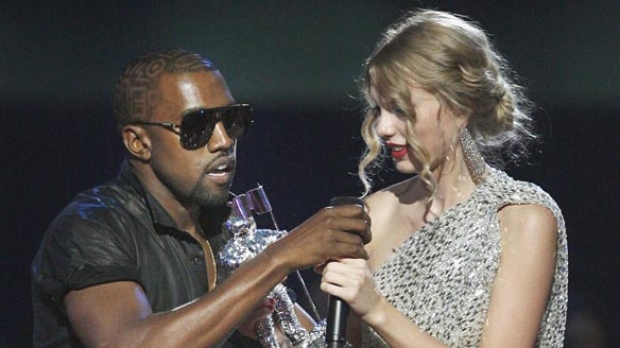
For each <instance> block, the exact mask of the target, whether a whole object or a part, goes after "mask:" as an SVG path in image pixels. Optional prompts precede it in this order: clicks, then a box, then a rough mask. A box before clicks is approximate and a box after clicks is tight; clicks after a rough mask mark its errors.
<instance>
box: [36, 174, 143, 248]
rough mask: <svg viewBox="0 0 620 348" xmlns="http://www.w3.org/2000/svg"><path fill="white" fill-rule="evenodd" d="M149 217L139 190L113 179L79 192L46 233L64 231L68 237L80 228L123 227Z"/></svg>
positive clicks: (64, 235)
mask: <svg viewBox="0 0 620 348" xmlns="http://www.w3.org/2000/svg"><path fill="white" fill-rule="evenodd" d="M146 216H148V211H147V210H146V205H145V203H144V200H143V199H142V197H141V196H140V195H139V194H138V193H137V192H136V190H134V189H133V187H132V186H131V185H130V184H128V183H127V182H125V181H123V180H122V179H114V180H111V181H109V182H106V183H104V184H101V185H98V186H95V187H92V188H90V189H87V190H84V191H82V192H80V193H78V194H77V195H76V196H75V197H74V198H73V199H72V200H71V202H69V204H67V206H65V207H64V209H63V210H62V211H61V212H60V213H59V214H58V215H57V216H56V218H55V219H54V221H52V223H51V224H50V226H49V228H48V229H47V232H46V234H48V235H49V234H58V233H61V234H63V236H62V237H63V238H67V237H70V236H69V235H68V234H73V233H74V232H75V231H77V230H85V229H89V228H90V229H102V228H105V226H110V227H114V226H122V225H126V224H127V223H128V222H129V221H131V220H135V219H139V218H145V217H146ZM110 229H111V230H114V228H110Z"/></svg>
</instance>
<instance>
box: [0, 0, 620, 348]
mask: <svg viewBox="0 0 620 348" xmlns="http://www.w3.org/2000/svg"><path fill="white" fill-rule="evenodd" d="M557 3H558V2H552V1H519V2H493V3H489V2H473V1H472V2H470V3H467V2H463V1H404V0H403V1H338V2H336V1H332V2H329V3H328V2H326V1H323V2H319V1H283V0H277V1H265V2H250V1H226V2H224V1H222V2H206V1H175V2H169V3H164V2H161V1H149V2H146V1H144V2H140V1H137V2H136V1H134V2H126V1H105V2H78V1H54V2H51V1H45V2H44V1H40V2H37V1H25V2H24V1H20V2H17V1H13V2H12V3H11V2H4V3H3V4H2V5H0V13H2V20H1V21H0V46H1V47H2V48H3V50H2V52H3V53H2V54H1V55H0V118H1V120H2V122H1V123H0V125H1V126H2V130H1V131H2V147H1V149H2V151H0V153H1V155H0V156H1V160H2V166H1V167H0V171H1V174H2V175H1V176H0V177H1V178H2V179H1V182H2V186H1V189H2V191H1V192H2V195H0V202H1V204H2V205H1V206H2V215H1V216H2V220H1V222H2V230H1V232H0V235H1V242H0V252H1V255H2V256H1V259H0V260H1V265H2V272H1V273H0V274H1V277H2V278H1V279H0V282H1V283H2V287H1V290H0V294H1V295H2V297H1V298H2V301H1V303H2V306H1V307H0V308H1V312H0V313H1V314H0V315H1V316H0V320H1V323H2V326H1V331H0V347H28V346H30V335H31V330H32V319H31V315H32V314H31V305H30V278H29V268H30V262H31V260H32V257H33V256H34V253H35V252H36V249H37V247H38V244H39V241H40V239H41V237H42V235H43V232H44V230H45V228H46V226H47V225H48V224H49V223H50V222H51V221H52V219H53V218H54V216H55V215H56V214H57V213H58V212H59V211H60V209H61V208H62V207H63V206H64V205H65V204H67V203H68V202H69V200H70V199H71V198H72V197H73V196H74V195H75V194H76V193H78V192H79V191H81V190H84V189H86V188H88V187H91V186H93V185H96V184H98V183H100V182H103V181H105V180H108V179H110V178H112V177H114V176H115V175H116V173H117V171H118V166H119V164H120V162H121V160H122V151H121V145H120V142H119V138H118V136H117V135H116V134H115V128H114V124H113V121H112V116H111V107H110V100H111V97H112V89H113V88H112V87H113V84H114V82H115V79H116V78H117V76H118V74H119V73H120V70H121V68H122V66H123V65H124V64H126V63H127V62H128V60H129V59H131V58H133V57H135V56H137V55H139V54H141V53H143V52H146V51H150V50H154V49H161V48H172V47H182V48H186V49H188V50H192V51H197V52H200V53H203V54H204V55H206V56H208V57H210V58H211V59H212V60H213V61H215V63H216V64H217V65H218V66H219V67H220V69H221V71H222V72H223V74H224V75H225V76H226V78H227V80H228V83H229V85H230V87H231V89H232V91H233V94H234V95H235V97H236V99H237V100H238V101H240V102H249V103H252V104H253V105H254V106H255V110H256V122H255V124H254V125H253V126H252V129H251V130H250V132H249V134H248V136H247V137H246V138H244V139H242V140H241V141H240V142H239V151H238V152H239V161H240V165H239V170H238V174H237V178H236V180H235V184H234V187H233V191H235V192H237V193H239V192H244V191H245V190H248V189H250V188H253V187H255V185H256V184H257V183H260V184H262V185H263V186H264V188H265V190H266V192H267V194H268V195H269V197H270V199H271V202H272V205H273V207H274V213H275V216H276V218H277V219H278V222H279V223H280V225H281V226H282V227H283V228H286V229H291V228H293V227H294V226H296V224H298V223H300V222H302V221H303V220H304V219H305V218H307V217H309V216H310V215H311V214H312V213H314V212H315V211H316V210H318V209H320V208H322V207H323V206H325V205H327V204H328V202H329V199H330V198H331V197H332V196H336V195H357V194H359V193H360V192H361V186H360V185H359V182H358V180H357V178H356V176H355V175H353V173H355V172H356V163H357V160H358V158H359V156H360V154H361V151H362V143H361V141H360V138H359V135H358V134H359V132H358V130H359V125H360V121H361V110H360V104H359V102H358V101H357V97H358V93H357V85H356V79H357V77H358V75H359V73H360V71H361V64H362V61H363V59H364V58H365V57H366V56H367V55H368V54H369V53H370V51H371V49H372V46H373V44H374V42H375V41H376V40H377V39H378V38H379V33H380V31H381V30H382V29H383V28H384V27H385V26H386V25H387V24H388V23H390V22H392V21H394V20H395V19H397V18H398V17H399V16H400V15H402V13H403V12H404V11H406V10H409V9H414V8H415V7H418V6H420V7H435V8H439V9H443V10H449V11H454V12H457V13H460V14H466V15H469V16H470V17H471V18H473V19H475V20H477V21H479V22H480V23H481V24H482V26H483V27H484V28H486V29H487V30H488V31H489V32H490V33H492V34H493V39H494V41H495V43H496V45H497V47H498V48H499V49H500V51H502V52H503V53H504V54H505V55H506V57H507V58H508V59H509V60H510V61H511V63H512V66H513V68H514V69H515V70H516V71H517V72H518V73H519V74H520V75H521V76H522V77H523V80H522V81H521V82H522V83H523V84H524V85H525V86H526V87H527V88H528V91H529V94H530V96H531V97H532V99H533V100H534V102H535V103H537V104H538V108H537V109H536V112H535V115H536V117H537V119H538V120H539V127H540V130H541V133H542V135H543V143H542V144H541V145H540V146H539V147H538V148H537V149H536V152H535V153H534V156H533V157H532V158H531V160H530V162H531V163H530V165H528V166H525V167H521V168H514V167H509V168H508V170H509V173H510V174H512V175H514V176H515V177H518V178H522V179H526V180H531V181H534V182H536V183H538V184H539V185H540V186H542V187H543V188H544V189H545V190H547V191H548V192H549V193H551V195H552V196H553V197H554V198H555V199H556V200H557V202H558V203H559V205H560V207H561V208H562V210H563V212H564V215H565V219H566V224H567V228H568V236H569V252H570V289H569V290H570V295H569V296H570V303H569V314H570V320H569V330H568V331H567V346H569V347H570V346H571V344H573V346H576V345H574V342H576V340H577V338H578V337H581V336H583V335H585V333H584V332H585V331H584V329H586V328H592V330H591V332H593V333H594V336H596V335H600V337H602V338H603V340H604V343H606V344H607V345H606V346H608V347H611V346H617V345H618V343H619V342H620V339H619V336H618V332H619V330H618V328H620V321H619V319H618V316H617V312H618V311H619V310H620V306H619V303H618V296H617V292H618V279H619V278H620V277H619V276H620V274H619V272H618V269H619V267H618V266H619V265H618V263H619V257H618V256H617V250H618V245H619V243H618V241H619V237H618V226H619V225H620V218H619V216H620V214H618V208H620V204H619V203H618V197H620V185H619V184H618V182H619V173H620V166H619V159H618V145H619V141H618V139H619V133H620V132H619V131H620V118H619V116H620V102H618V97H617V95H618V91H619V87H620V86H619V83H618V81H620V68H619V67H620V56H619V55H620V51H619V50H618V48H619V47H620V39H619V38H618V35H617V33H618V32H619V29H620V27H619V24H618V18H620V2H612V1H599V2H597V3H596V6H594V4H593V5H591V6H586V5H581V4H577V3H576V2H570V3H568V2H567V3H565V4H557ZM400 178H401V177H400V176H399V175H398V174H396V173H394V172H393V171H385V172H383V173H381V176H380V178H378V180H377V186H378V187H384V186H386V185H388V184H390V183H392V182H394V181H395V180H398V179H400ZM304 275H305V276H306V277H307V279H308V280H309V284H310V285H311V286H312V293H313V296H314V297H315V301H316V302H317V303H318V305H319V310H321V311H324V309H325V308H324V296H322V295H321V293H320V292H318V291H317V290H316V276H315V275H314V274H312V272H304ZM584 323H586V324H584ZM588 325H589V326H588ZM597 330H598V331H597Z"/></svg>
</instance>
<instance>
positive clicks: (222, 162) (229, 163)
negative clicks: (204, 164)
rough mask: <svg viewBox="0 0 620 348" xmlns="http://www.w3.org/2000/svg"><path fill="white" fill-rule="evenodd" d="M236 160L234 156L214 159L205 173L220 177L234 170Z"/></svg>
mask: <svg viewBox="0 0 620 348" xmlns="http://www.w3.org/2000/svg"><path fill="white" fill-rule="evenodd" d="M235 167H236V161H235V158H234V157H231V156H225V157H220V158H218V159H217V160H215V161H214V162H213V163H212V164H211V165H210V166H209V168H208V169H207V175H208V176H211V177H222V176H226V175H228V174H230V173H231V172H233V171H234V170H235Z"/></svg>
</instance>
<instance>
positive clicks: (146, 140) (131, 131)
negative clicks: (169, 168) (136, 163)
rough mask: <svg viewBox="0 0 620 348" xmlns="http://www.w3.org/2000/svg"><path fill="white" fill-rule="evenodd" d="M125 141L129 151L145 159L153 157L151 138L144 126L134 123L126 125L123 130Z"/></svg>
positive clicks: (136, 156)
mask: <svg viewBox="0 0 620 348" xmlns="http://www.w3.org/2000/svg"><path fill="white" fill-rule="evenodd" d="M122 137H123V143H125V148H127V151H129V153H130V154H131V155H132V156H133V157H135V158H137V159H139V160H141V161H143V162H147V161H149V160H150V159H151V138H150V137H149V136H148V134H147V133H146V132H145V131H144V128H142V127H139V126H134V125H125V126H123V130H122Z"/></svg>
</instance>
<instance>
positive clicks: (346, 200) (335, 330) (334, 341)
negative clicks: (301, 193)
mask: <svg viewBox="0 0 620 348" xmlns="http://www.w3.org/2000/svg"><path fill="white" fill-rule="evenodd" d="M330 204H331V206H333V207H336V206H340V205H349V204H354V205H360V206H362V207H363V206H364V203H363V202H362V200H361V199H359V198H358V197H353V196H339V197H334V198H332V199H331V200H330ZM348 317H349V305H348V304H347V303H346V302H344V301H343V300H342V299H341V298H339V297H336V296H332V295H329V296H328V297H327V326H326V328H325V343H326V345H327V348H342V347H345V346H346V343H347V319H348Z"/></svg>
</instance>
